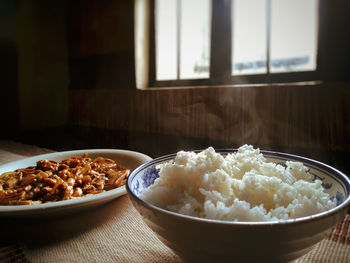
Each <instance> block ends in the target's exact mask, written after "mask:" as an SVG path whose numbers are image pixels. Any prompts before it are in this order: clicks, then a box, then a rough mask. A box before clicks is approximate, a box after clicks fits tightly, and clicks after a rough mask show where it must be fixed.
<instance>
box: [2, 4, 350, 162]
mask: <svg viewBox="0 0 350 263" xmlns="http://www.w3.org/2000/svg"><path fill="white" fill-rule="evenodd" d="M321 2H322V3H326V4H324V5H323V9H322V10H321V11H322V12H323V14H324V17H325V19H324V20H322V21H321V26H322V25H323V26H322V28H323V30H324V31H323V32H322V34H323V37H322V39H323V40H324V41H322V43H321V45H320V49H321V50H323V52H325V51H328V53H327V54H328V55H327V56H325V57H323V59H324V61H323V62H322V64H323V65H324V67H323V68H322V79H323V80H324V82H323V83H319V84H316V85H309V84H302V85H293V84H290V85H282V86H278V85H266V86H249V85H247V86H240V87H211V88H186V89H158V90H147V91H144V90H137V89H136V87H135V77H134V73H135V72H134V37H133V33H134V31H133V26H134V25H133V1H129V0H118V1H117V0H86V1H83V0H79V1H78V0H76V1H67V0H65V1H61V0H60V1H58V0H52V1H49V2H48V1H42V0H26V1H18V2H17V3H18V9H17V11H14V13H13V14H12V18H13V17H14V18H13V19H12V20H13V21H12V22H11V23H12V25H18V27H17V28H16V27H15V29H14V30H15V31H16V32H18V43H17V42H16V41H17V40H16V41H15V44H14V45H12V47H13V50H14V51H13V54H12V53H11V54H12V55H11V54H10V53H8V54H9V55H8V56H7V61H10V62H11V63H9V64H8V65H10V67H7V68H6V69H7V71H6V72H7V74H8V76H10V82H9V83H8V84H6V83H5V82H4V80H3V79H2V82H1V84H2V87H5V88H11V89H12V91H9V92H8V93H7V94H10V95H11V94H12V95H11V96H8V97H7V98H8V99H7V100H5V99H2V105H1V106H2V109H5V110H6V109H7V108H11V107H14V109H13V110H12V111H11V110H9V111H7V112H8V113H9V116H10V117H7V119H6V118H4V116H5V115H4V114H3V116H2V117H1V120H2V123H6V120H9V119H11V120H14V121H13V124H14V125H10V128H11V127H16V125H17V124H19V125H18V127H19V129H21V130H22V131H23V133H22V134H21V135H23V134H28V130H31V131H35V133H36V130H37V129H43V128H47V127H52V128H53V130H55V129H56V127H61V126H71V127H88V128H99V129H101V130H105V131H116V133H115V134H116V135H115V136H118V134H121V133H120V132H122V134H124V135H125V136H124V137H120V138H114V139H116V140H118V139H120V140H125V141H127V140H130V141H127V142H125V143H123V146H125V147H128V146H130V144H131V143H134V145H135V144H139V143H140V144H143V145H146V146H147V145H148V146H147V147H148V148H152V147H153V145H150V144H151V142H150V141H148V139H149V138H151V137H152V138H154V137H161V136H162V138H175V139H174V140H173V141H166V139H165V140H163V141H161V143H159V145H158V146H157V147H159V148H161V147H163V148H167V150H169V152H171V151H173V150H174V149H175V148H176V149H178V148H189V147H192V146H193V144H190V143H189V142H190V141H191V140H192V139H193V140H198V139H200V140H202V144H201V145H200V146H204V145H205V144H208V145H212V144H215V145H218V146H220V147H237V146H239V145H241V144H244V143H250V144H254V145H257V146H262V147H264V148H267V149H268V148H274V149H280V150H283V151H289V150H290V149H301V150H305V149H306V150H308V151H315V152H318V151H323V152H324V151H339V152H342V153H348V152H349V151H350V143H349V138H350V106H349V105H350V94H349V93H350V71H349V69H350V55H349V54H350V49H349V48H348V47H349V46H350V39H349V36H350V32H347V30H349V29H347V28H346V27H345V26H344V25H345V24H344V23H345V22H347V11H346V10H348V9H347V8H339V5H338V4H336V5H335V4H333V5H332V4H331V3H332V1H330V0H327V1H321ZM336 2H337V3H338V2H339V1H336ZM340 2H341V3H342V4H345V6H349V4H346V3H345V2H346V1H345V0H342V1H340ZM3 3H4V2H2V3H0V7H1V5H3ZM325 6H326V7H327V8H324V7H325ZM0 18H2V17H0ZM2 21H3V20H2ZM0 22H1V21H0ZM6 23H7V22H6ZM0 25H1V23H0ZM339 28H342V30H337V29H339ZM327 32H328V33H327ZM325 35H328V36H331V38H325V37H324V36H325ZM3 43H4V42H3ZM2 53H6V50H4V49H2ZM7 63H8V62H7ZM16 67H17V70H16ZM4 68H5V67H4ZM10 128H9V129H8V130H10V131H11V129H10ZM16 129H17V128H16ZM134 133H137V134H140V135H141V136H139V137H138V138H137V139H136V140H133V141H132V142H131V139H130V138H128V134H134ZM53 134H54V136H53V138H52V140H51V139H47V140H51V141H52V143H53V144H50V147H52V145H54V143H55V141H56V138H57V137H60V136H62V135H65V136H66V138H67V137H69V136H70V134H69V133H67V134H57V133H56V134H55V133H53ZM112 134H113V132H112ZM46 135H47V133H44V136H46ZM80 135H81V134H77V137H79V136H80ZM112 136H113V135H112ZM164 136H169V137H164ZM18 138H19V139H21V138H24V137H18ZM90 138H91V137H90ZM185 138H187V139H185ZM104 140H105V141H107V142H108V141H109V140H112V139H111V137H108V136H106V137H105V138H104ZM38 141H42V137H40V138H39V139H38ZM64 143H65V142H63V144H64ZM88 143H89V141H88V142H87V143H86V146H85V147H89V146H91V145H89V144H88ZM168 144H172V145H173V146H174V145H175V146H176V147H175V146H174V147H172V148H169V147H167V146H168ZM100 145H101V144H100ZM100 145H94V146H96V147H99V146H100ZM105 145H108V143H107V144H105ZM57 146H60V145H57ZM68 147H70V146H69V145H67V148H68ZM145 148H146V147H145ZM145 148H143V149H145ZM134 149H140V148H138V147H134ZM143 149H141V150H143ZM159 152H160V151H159ZM294 152H296V151H294ZM343 156H347V155H346V154H345V155H343ZM347 160H348V158H347Z"/></svg>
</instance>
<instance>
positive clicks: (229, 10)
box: [136, 0, 319, 87]
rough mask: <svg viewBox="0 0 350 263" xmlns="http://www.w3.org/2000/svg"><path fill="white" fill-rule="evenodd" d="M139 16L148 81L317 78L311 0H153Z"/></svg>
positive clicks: (315, 29)
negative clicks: (143, 16)
mask: <svg viewBox="0 0 350 263" xmlns="http://www.w3.org/2000/svg"><path fill="white" fill-rule="evenodd" d="M140 1H141V0H139V2H140ZM147 21H148V23H149V29H148V31H147V32H148V34H149V46H147V50H148V52H149V54H150V57H149V60H148V61H147V64H148V67H146V68H148V70H147V80H149V81H148V83H149V84H148V85H149V86H151V87H162V86H186V85H222V84H242V83H267V82H292V81H307V80H316V78H317V72H318V63H317V62H318V61H317V58H318V55H319V54H318V24H319V23H318V0H153V1H151V4H150V5H149V19H148V20H147ZM144 22H145V21H144ZM137 43H139V44H140V42H136V45H137ZM144 57H145V56H144ZM144 57H143V58H144ZM137 58H139V59H140V58H141V57H140V55H138V56H137ZM139 59H137V61H136V63H140V61H138V60H139ZM144 66H145V65H144Z"/></svg>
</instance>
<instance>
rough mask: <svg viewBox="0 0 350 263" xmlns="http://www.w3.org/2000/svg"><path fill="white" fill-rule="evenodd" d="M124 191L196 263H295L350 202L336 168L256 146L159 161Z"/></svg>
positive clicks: (348, 186)
mask: <svg viewBox="0 0 350 263" xmlns="http://www.w3.org/2000/svg"><path fill="white" fill-rule="evenodd" d="M126 188H127V191H128V194H129V196H130V198H131V201H132V203H133V205H134V206H135V208H136V209H137V210H138V212H139V213H140V214H141V215H142V217H143V219H144V221H145V222H146V224H147V225H148V226H149V227H150V228H151V229H152V230H153V231H154V232H155V233H156V234H157V236H158V238H159V239H160V240H161V241H162V242H163V243H164V244H165V245H167V246H168V247H170V248H171V249H172V250H173V251H174V252H175V253H176V254H178V255H179V256H181V257H182V258H183V259H184V260H188V261H190V262H196V261H198V262H211V261H214V260H215V262H227V261H230V262H240V261H257V262H262V261H264V262H265V261H268V262H272V261H279V262H284V261H290V260H294V259H296V258H299V257H301V256H302V255H304V254H306V253H307V252H308V251H310V250H311V249H312V247H313V246H314V245H315V244H317V243H318V242H319V241H321V240H322V239H323V238H325V237H326V236H327V234H328V233H329V232H330V230H331V229H332V227H334V226H335V225H336V224H337V222H338V221H339V220H340V219H341V218H342V217H343V216H344V215H345V213H346V212H347V209H348V207H349V204H350V180H349V178H348V177H347V176H346V175H345V174H343V173H342V172H340V171H338V170H337V169H335V168H333V167H331V166H328V165H326V164H323V163H321V162H318V161H315V160H311V159H308V158H304V157H300V156H296V155H291V154H286V153H278V152H270V151H260V150H259V149H255V148H254V147H253V146H251V145H243V146H241V147H240V148H239V149H224V150H214V149H213V148H212V147H209V148H207V149H205V150H201V151H180V152H178V153H175V154H171V155H167V156H163V157H159V158H156V159H153V160H151V161H149V162H147V163H145V164H143V165H141V166H139V167H138V168H137V169H135V170H134V171H133V172H132V173H131V175H130V176H129V177H128V181H127V184H126Z"/></svg>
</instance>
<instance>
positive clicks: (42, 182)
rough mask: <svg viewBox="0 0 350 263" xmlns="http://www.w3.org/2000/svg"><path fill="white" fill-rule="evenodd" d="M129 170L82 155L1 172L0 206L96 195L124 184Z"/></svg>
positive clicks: (106, 161) (103, 160) (42, 161)
mask: <svg viewBox="0 0 350 263" xmlns="http://www.w3.org/2000/svg"><path fill="white" fill-rule="evenodd" d="M129 173H130V170H128V169H125V168H123V167H121V166H120V165H118V164H117V163H116V162H115V161H114V160H111V159H108V158H103V157H97V158H96V159H94V160H92V159H91V158H89V157H88V156H87V154H84V156H82V157H78V156H72V157H70V158H69V159H65V160H63V161H61V162H57V161H47V160H40V161H38V162H37V164H36V166H35V167H27V168H23V169H17V170H15V171H12V172H6V173H3V174H1V175H0V205H31V204H40V203H47V202H56V201H62V200H69V199H74V198H79V197H83V196H88V195H93V194H98V193H101V192H105V191H108V190H111V189H113V188H117V187H120V186H123V185H125V183H126V179H127V177H128V175H129Z"/></svg>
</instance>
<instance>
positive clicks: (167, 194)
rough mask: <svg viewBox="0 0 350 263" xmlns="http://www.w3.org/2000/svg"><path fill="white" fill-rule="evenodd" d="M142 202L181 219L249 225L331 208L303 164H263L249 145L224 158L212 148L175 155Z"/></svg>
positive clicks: (257, 153)
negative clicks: (203, 219) (190, 218)
mask: <svg viewBox="0 0 350 263" xmlns="http://www.w3.org/2000/svg"><path fill="white" fill-rule="evenodd" d="M141 198H142V199H144V200H146V201H148V202H150V203H152V204H154V205H156V206H159V207H161V208H164V209H167V210H170V211H174V212H178V213H181V214H185V215H191V216H196V217H202V218H209V219H218V220H227V221H249V222H251V221H272V220H287V219H291V218H298V217H304V216H308V215H312V214H316V213H319V212H322V211H325V210H328V209H330V208H332V207H334V206H335V201H331V199H330V196H329V194H327V193H326V192H324V189H323V187H322V185H321V181H320V180H315V181H313V176H311V175H310V174H309V173H308V172H307V168H306V167H305V166H304V165H303V164H302V163H300V162H292V161H287V162H286V163H285V166H282V165H280V164H275V163H268V162H267V161H266V159H265V157H264V156H263V155H262V154H261V153H260V150H259V149H254V148H253V147H252V146H250V145H243V146H242V147H240V148H239V149H238V152H237V153H233V154H229V155H227V156H226V157H223V156H222V155H221V154H219V153H216V152H215V150H214V149H213V148H212V147H209V148H208V149H206V150H204V151H202V152H200V153H198V154H196V153H194V152H185V151H180V152H178V153H177V155H176V158H175V159H174V160H173V161H171V162H168V163H166V164H163V165H161V167H160V172H159V178H158V179H156V180H155V182H154V184H153V185H151V186H150V187H149V188H147V189H145V190H144V191H143V192H142V194H141Z"/></svg>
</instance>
